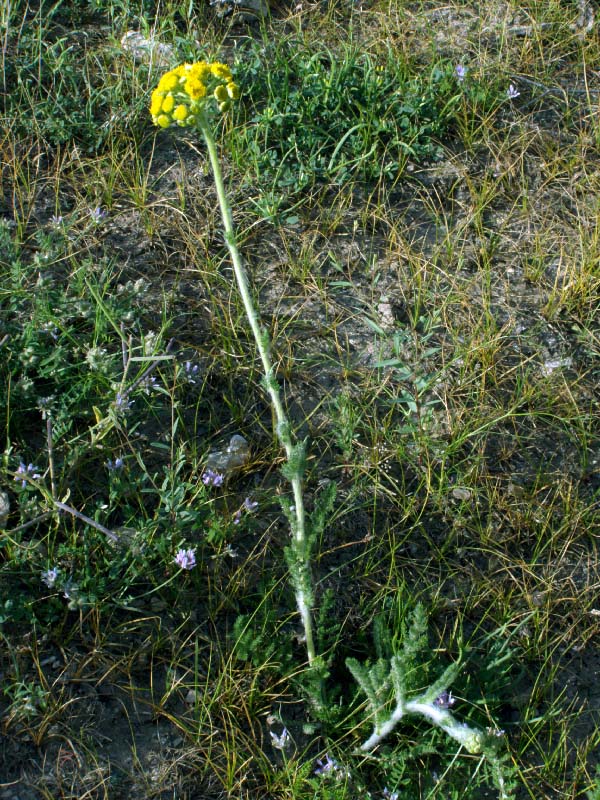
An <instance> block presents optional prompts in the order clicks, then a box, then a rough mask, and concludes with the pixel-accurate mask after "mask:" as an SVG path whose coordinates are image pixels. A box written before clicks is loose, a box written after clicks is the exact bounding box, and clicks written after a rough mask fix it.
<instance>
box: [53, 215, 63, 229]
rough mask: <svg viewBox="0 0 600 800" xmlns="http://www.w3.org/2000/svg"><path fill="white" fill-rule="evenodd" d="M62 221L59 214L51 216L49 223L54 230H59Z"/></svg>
mask: <svg viewBox="0 0 600 800" xmlns="http://www.w3.org/2000/svg"><path fill="white" fill-rule="evenodd" d="M63 221H64V220H63V217H62V214H59V215H58V216H57V215H56V214H52V217H51V218H50V222H51V223H52V225H53V226H54V227H55V228H60V227H61V225H62V224H63Z"/></svg>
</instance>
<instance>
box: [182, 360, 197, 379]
mask: <svg viewBox="0 0 600 800" xmlns="http://www.w3.org/2000/svg"><path fill="white" fill-rule="evenodd" d="M184 366H185V378H186V380H187V382H188V383H192V384H194V383H196V378H197V377H198V370H199V369H200V367H199V366H198V364H192V362H191V361H186V362H185V365H184Z"/></svg>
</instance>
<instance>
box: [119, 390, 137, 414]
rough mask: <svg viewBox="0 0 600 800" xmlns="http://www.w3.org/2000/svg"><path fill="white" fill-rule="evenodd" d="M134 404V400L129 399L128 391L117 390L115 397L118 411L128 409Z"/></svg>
mask: <svg viewBox="0 0 600 800" xmlns="http://www.w3.org/2000/svg"><path fill="white" fill-rule="evenodd" d="M132 405H133V400H129V399H128V395H127V392H117V396H116V397H115V407H116V408H117V410H118V411H126V410H127V409H128V408H131V406H132Z"/></svg>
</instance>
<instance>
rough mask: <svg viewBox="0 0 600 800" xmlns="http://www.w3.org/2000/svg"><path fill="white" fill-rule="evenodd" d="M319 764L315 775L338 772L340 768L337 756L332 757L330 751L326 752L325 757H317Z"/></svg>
mask: <svg viewBox="0 0 600 800" xmlns="http://www.w3.org/2000/svg"><path fill="white" fill-rule="evenodd" d="M317 764H318V766H317V769H316V770H315V775H326V774H327V773H329V772H337V771H338V770H339V768H340V765H339V764H338V762H337V761H336V760H335V758H331V757H330V755H329V753H326V754H325V759H321V758H317Z"/></svg>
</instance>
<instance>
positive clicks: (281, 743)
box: [269, 728, 291, 750]
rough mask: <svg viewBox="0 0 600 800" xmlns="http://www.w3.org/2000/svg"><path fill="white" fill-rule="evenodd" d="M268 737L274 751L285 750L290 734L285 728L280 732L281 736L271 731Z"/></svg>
mask: <svg viewBox="0 0 600 800" xmlns="http://www.w3.org/2000/svg"><path fill="white" fill-rule="evenodd" d="M269 735H270V737H271V740H272V741H271V744H272V745H273V747H274V748H275V750H285V749H286V747H287V746H288V745H289V743H290V739H291V736H290V732H289V731H288V729H287V728H284V729H283V730H282V731H281V735H280V736H278V735H277V734H276V733H274V732H273V731H269Z"/></svg>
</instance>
